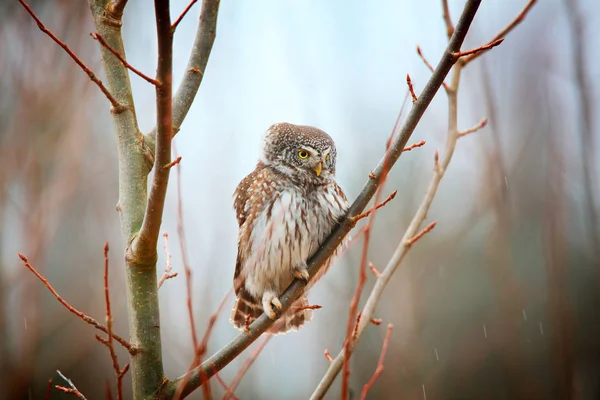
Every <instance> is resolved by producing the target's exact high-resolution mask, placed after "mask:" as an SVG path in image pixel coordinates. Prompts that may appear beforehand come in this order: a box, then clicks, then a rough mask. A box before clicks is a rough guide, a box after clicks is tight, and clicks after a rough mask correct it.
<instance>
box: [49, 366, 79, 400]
mask: <svg viewBox="0 0 600 400" xmlns="http://www.w3.org/2000/svg"><path fill="white" fill-rule="evenodd" d="M56 372H58V375H60V377H61V378H63V379H64V381H65V382H67V384H68V385H69V386H70V387H68V388H66V387H64V386H59V385H56V386H55V387H56V388H57V389H58V390H60V391H62V392H65V393H71V394H74V395H75V396H77V397H79V398H80V399H81V400H87V399H86V397H85V396H84V395H83V394H82V393H81V392H80V391H79V390H78V389H77V387H76V386H75V384H74V383H73V382H72V381H71V380H70V379H69V378H67V377H66V376H64V375H63V374H62V372H60V371H59V370H56Z"/></svg>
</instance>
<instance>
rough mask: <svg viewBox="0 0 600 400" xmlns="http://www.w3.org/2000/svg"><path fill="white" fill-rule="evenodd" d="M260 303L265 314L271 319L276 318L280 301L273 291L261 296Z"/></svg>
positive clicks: (279, 308)
mask: <svg viewBox="0 0 600 400" xmlns="http://www.w3.org/2000/svg"><path fill="white" fill-rule="evenodd" d="M262 305H263V310H264V311H265V314H267V316H268V317H269V318H271V319H273V320H275V319H277V311H279V310H281V307H283V306H282V305H281V302H280V301H279V299H278V298H277V296H276V295H275V293H273V292H266V293H265V294H263V297H262Z"/></svg>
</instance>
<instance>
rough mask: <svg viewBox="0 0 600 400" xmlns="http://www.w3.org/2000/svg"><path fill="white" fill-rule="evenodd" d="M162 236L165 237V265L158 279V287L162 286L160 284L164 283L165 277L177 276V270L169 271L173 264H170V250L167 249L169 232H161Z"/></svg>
mask: <svg viewBox="0 0 600 400" xmlns="http://www.w3.org/2000/svg"><path fill="white" fill-rule="evenodd" d="M163 237H164V238H165V246H164V248H165V255H166V256H167V266H166V267H165V271H164V272H163V274H162V276H161V277H160V279H159V280H158V288H159V289H160V287H161V286H162V284H163V283H165V281H166V280H167V279H172V278H175V277H176V276H177V272H174V273H171V271H172V270H173V265H172V264H171V252H170V251H169V234H168V233H167V232H165V233H163Z"/></svg>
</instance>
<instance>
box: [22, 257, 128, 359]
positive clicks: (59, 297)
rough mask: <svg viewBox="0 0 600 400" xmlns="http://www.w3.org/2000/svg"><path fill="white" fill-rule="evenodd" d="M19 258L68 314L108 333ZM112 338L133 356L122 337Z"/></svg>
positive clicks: (25, 259) (25, 261)
mask: <svg viewBox="0 0 600 400" xmlns="http://www.w3.org/2000/svg"><path fill="white" fill-rule="evenodd" d="M18 254H19V257H20V258H21V260H22V261H23V263H24V264H25V266H26V267H27V268H28V269H29V270H30V271H31V272H33V274H34V275H35V276H36V277H37V278H38V279H39V280H40V281H42V283H43V284H44V286H46V287H47V288H48V290H49V291H50V293H52V294H53V295H54V297H56V300H58V302H59V303H60V304H62V305H63V306H65V307H66V309H67V310H69V311H70V312H72V313H73V314H75V315H77V316H78V317H79V318H81V319H82V320H83V321H84V322H86V323H88V324H90V325H92V326H93V327H95V328H96V329H98V330H100V331H102V332H104V333H108V329H107V328H106V327H105V326H104V325H102V324H100V323H99V322H98V321H96V320H95V319H94V318H92V317H90V316H88V315H86V314H84V313H82V312H81V311H79V310H77V309H76V308H75V307H73V306H72V305H71V304H69V303H68V302H67V301H66V300H65V299H63V298H62V297H61V296H60V295H59V294H58V292H57V291H56V290H54V288H53V287H52V285H50V282H48V280H47V279H46V278H44V277H43V276H42V275H41V274H40V273H39V272H38V271H37V270H36V269H35V268H34V267H33V265H31V264H30V263H29V260H28V259H27V257H25V256H24V255H23V254H21V253H18ZM113 338H114V339H115V340H116V341H117V342H119V343H120V344H121V345H122V346H123V347H125V348H126V349H127V351H129V353H130V354H135V353H136V349H134V348H133V346H132V345H131V344H130V343H129V342H127V341H126V340H125V339H123V338H122V337H120V336H118V335H116V334H114V333H113Z"/></svg>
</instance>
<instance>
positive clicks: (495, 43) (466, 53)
mask: <svg viewBox="0 0 600 400" xmlns="http://www.w3.org/2000/svg"><path fill="white" fill-rule="evenodd" d="M502 42H504V38H500V39H497V40H494V41H493V42H490V43H488V44H484V45H483V46H479V47H477V48H475V49H471V50H466V51H457V52H456V53H452V55H453V56H454V57H456V58H457V59H458V58H461V57H466V56H470V55H474V54H478V53H482V52H484V51H486V50H489V49H492V48H494V47H496V46H498V45H499V44H500V43H502Z"/></svg>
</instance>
